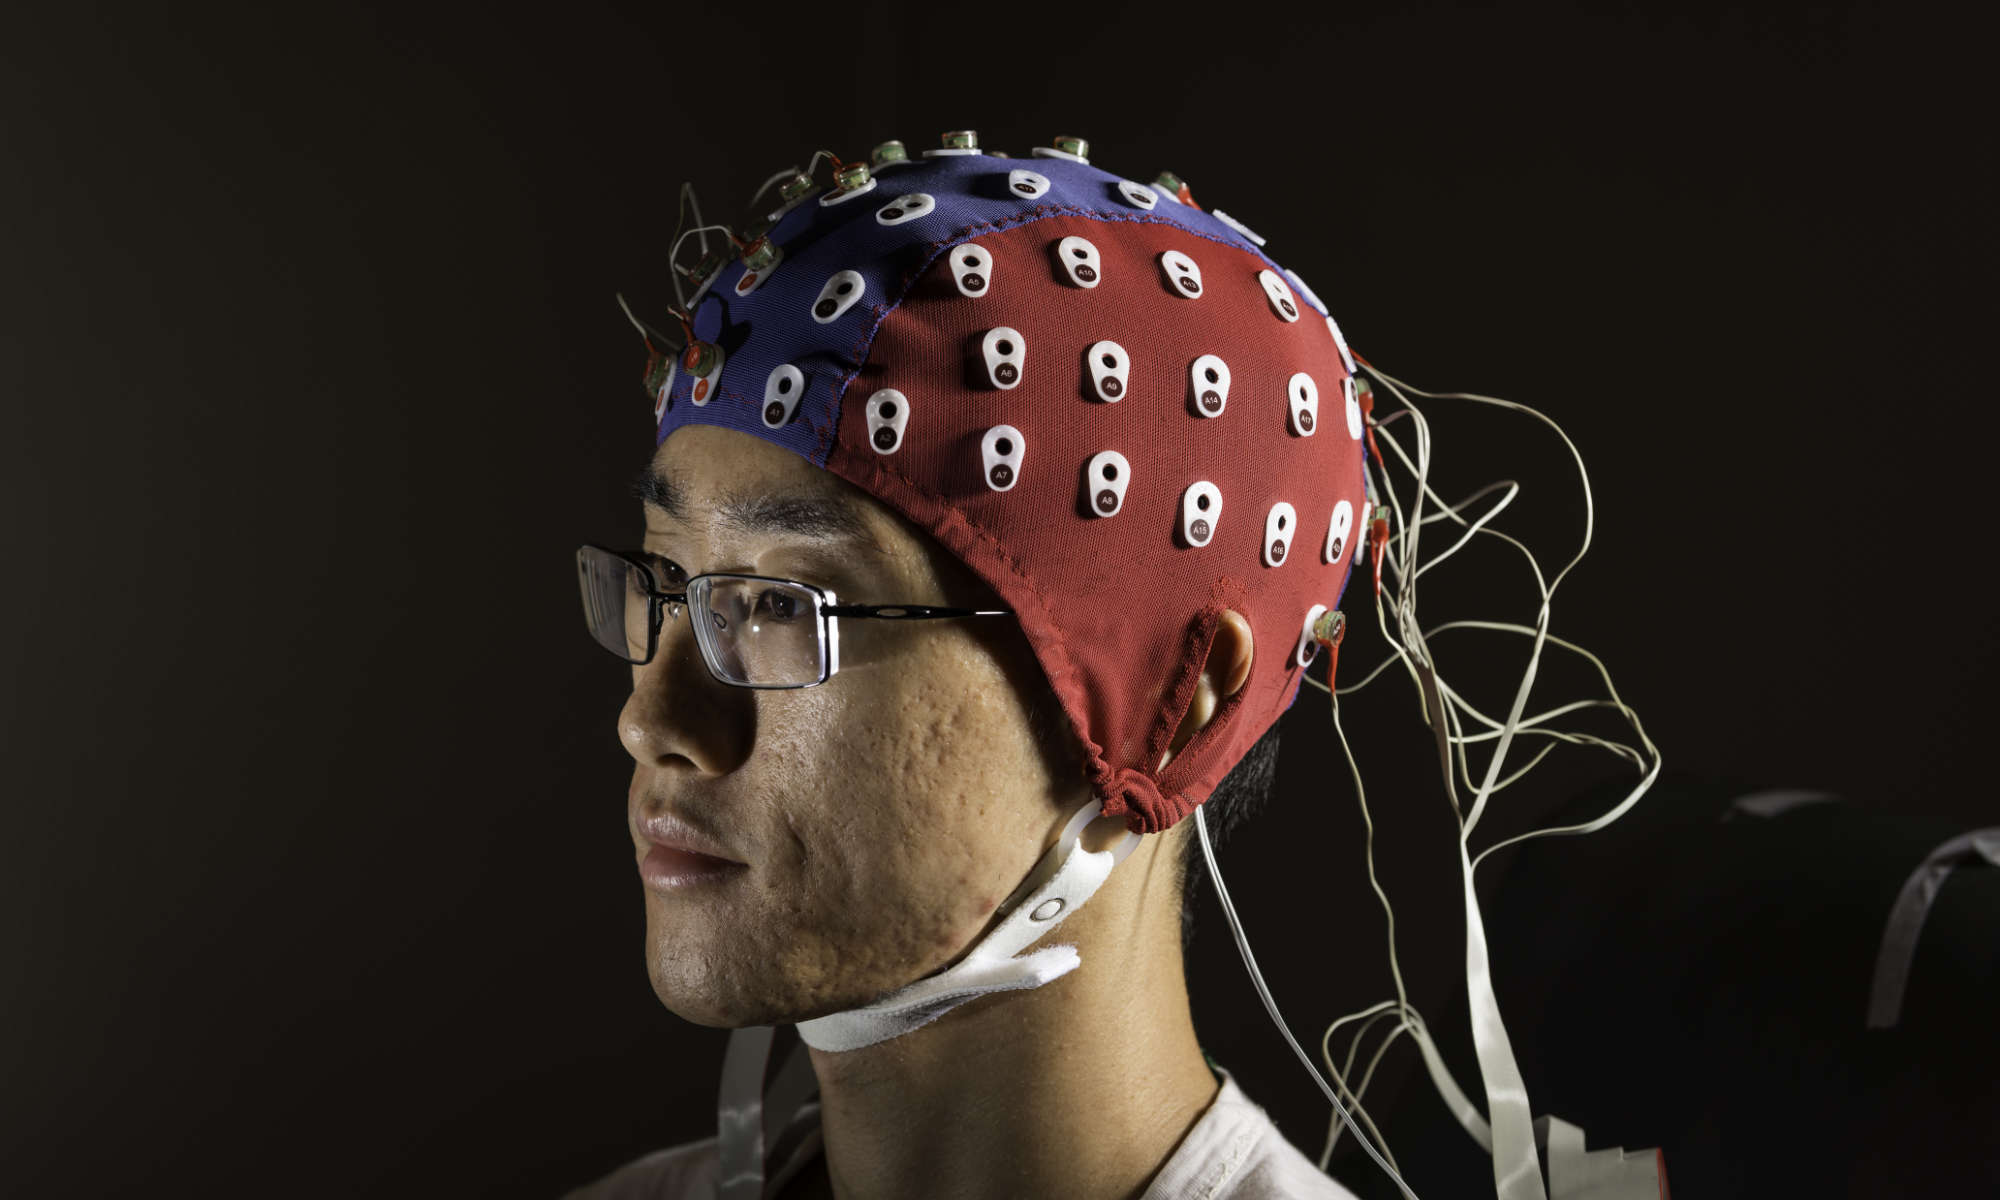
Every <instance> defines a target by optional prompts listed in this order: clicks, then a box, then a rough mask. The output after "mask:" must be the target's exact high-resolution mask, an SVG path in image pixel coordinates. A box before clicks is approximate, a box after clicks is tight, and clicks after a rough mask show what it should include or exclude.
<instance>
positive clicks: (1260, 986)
mask: <svg viewBox="0 0 2000 1200" xmlns="http://www.w3.org/2000/svg"><path fill="white" fill-rule="evenodd" d="M1194 820H1195V825H1194V830H1195V832H1196V833H1197V834H1199V835H1200V836H1201V854H1202V857H1203V858H1204V859H1206V860H1207V861H1208V877H1209V878H1210V879H1211V880H1213V881H1214V882H1215V895H1216V898H1217V899H1219V900H1221V901H1222V912H1223V915H1224V916H1226V917H1228V918H1229V932H1230V933H1232V934H1234V935H1235V937H1236V949H1237V950H1238V951H1240V952H1241V953H1242V955H1243V965H1244V966H1245V967H1248V968H1249V970H1250V982H1251V983H1253V984H1255V985H1256V987H1257V995H1258V996H1259V997H1261V998H1262V999H1263V1001H1264V1011H1266V1012H1268V1013H1270V1014H1271V1020H1272V1021H1273V1022H1274V1023H1275V1024H1276V1025H1277V1026H1278V1032H1279V1033H1282V1034H1284V1035H1285V1043H1286V1044H1287V1045H1289V1046H1290V1047H1291V1048H1292V1053H1294V1054H1296V1055H1298V1056H1299V1061H1300V1062H1302V1063H1304V1064H1305V1067H1306V1070H1307V1071H1309V1072H1311V1073H1312V1077H1313V1081H1314V1082H1315V1083H1317V1084H1319V1090H1320V1091H1322V1092H1325V1093H1326V1098H1327V1099H1328V1100H1329V1101H1331V1102H1332V1104H1333V1106H1334V1107H1335V1108H1336V1109H1339V1110H1340V1113H1341V1115H1342V1116H1347V1106H1346V1105H1344V1104H1342V1103H1341V1102H1340V1097H1338V1096H1336V1095H1334V1094H1333V1089H1332V1088H1331V1087H1328V1086H1327V1082H1326V1078H1325V1077H1324V1076H1322V1075H1321V1074H1320V1073H1319V1068H1318V1067H1315V1066H1314V1065H1313V1061H1312V1059H1310V1058H1308V1057H1306V1052H1305V1051H1304V1050H1302V1049H1300V1048H1299V1043H1298V1039H1297V1038H1295V1037H1293V1036H1292V1031H1291V1028H1290V1027H1289V1026H1287V1025H1286V1024H1285V1019H1284V1018H1283V1017H1282V1016H1280V1015H1278V1002H1277V1001H1275V1000H1273V999H1272V998H1271V989H1270V988H1268V987H1266V986H1264V973H1263V972H1262V971H1259V970H1258V969H1257V956H1256V955H1254V954H1252V953H1251V952H1250V942H1249V939H1247V938H1245V937H1244V936H1243V923H1242V922H1241V921H1239V920H1237V918H1236V906H1235V905H1234V904H1232V903H1231V902H1230V899H1229V888H1228V887H1227V886H1226V885H1224V884H1223V882H1222V872H1221V871H1220V870H1219V869H1218V868H1217V867H1216V865H1215V847H1214V846H1212V845H1210V844H1209V840H1208V820H1207V818H1206V817H1205V816H1203V814H1202V810H1201V808H1199V807H1197V808H1196V809H1195V810H1194ZM1348 1119H1349V1120H1353V1118H1352V1117H1348ZM1361 1148H1362V1149H1364V1150H1366V1151H1368V1157H1370V1158H1372V1159H1374V1160H1375V1165H1377V1166H1379V1167H1381V1168H1382V1169H1383V1170H1384V1171H1386V1172H1388V1174H1389V1178H1391V1179H1393V1180H1395V1181H1396V1186H1397V1187H1398V1188H1400V1189H1401V1190H1402V1193H1403V1195H1405V1196H1407V1197H1409V1200H1417V1194H1416V1193H1415V1192H1413V1191H1411V1190H1410V1185H1409V1184H1407V1183H1404V1182H1403V1177H1402V1175H1401V1174H1400V1173H1398V1172H1397V1170H1396V1169H1395V1168H1394V1167H1392V1166H1390V1165H1389V1164H1388V1163H1387V1162H1385V1161H1383V1158H1382V1155H1381V1154H1380V1153H1378V1152H1377V1151H1376V1149H1375V1147H1373V1146H1371V1145H1369V1144H1368V1140H1367V1139H1366V1138H1363V1139H1362V1140H1361Z"/></svg>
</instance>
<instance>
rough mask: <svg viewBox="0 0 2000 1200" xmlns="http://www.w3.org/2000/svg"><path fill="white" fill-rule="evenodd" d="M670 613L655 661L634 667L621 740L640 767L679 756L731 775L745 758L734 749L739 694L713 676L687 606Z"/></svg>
mask: <svg viewBox="0 0 2000 1200" xmlns="http://www.w3.org/2000/svg"><path fill="white" fill-rule="evenodd" d="M670 608H671V606H667V605H662V608H661V624H660V633H659V645H658V646H657V647H655V649H654V651H653V658H652V661H651V662H648V663H645V664H643V665H639V666H634V667H633V668H632V694H631V695H630V696H628V697H626V700H625V707H624V708H623V709H622V710H621V711H620V712H619V714H618V737H619V740H620V741H622V742H624V743H625V749H626V751H627V752H628V753H630V754H631V755H632V757H633V758H634V759H635V760H637V761H638V762H639V763H641V764H652V763H657V762H660V761H661V760H663V759H665V758H666V757H667V756H668V755H670V754H678V755H680V756H682V757H683V758H686V759H688V760H689V761H690V762H692V763H694V764H695V766H697V767H698V768H700V769H701V770H703V771H704V772H720V771H726V770H728V769H729V768H730V765H731V764H733V763H734V762H735V761H736V760H737V759H738V758H740V757H741V755H740V753H739V752H738V751H737V750H736V749H734V748H733V746H734V742H735V741H736V740H737V736H738V735H737V734H736V733H734V732H733V730H734V728H735V727H736V726H737V725H738V724H739V723H742V721H743V714H742V713H740V712H739V710H740V709H741V707H742V702H741V699H739V696H738V694H739V693H740V689H737V688H732V687H730V686H729V685H728V684H725V683H723V682H722V681H721V680H718V679H717V678H715V676H714V675H712V674H710V673H709V669H708V664H707V663H706V662H704V661H703V660H702V656H701V647H700V646H699V645H698V644H696V642H695V634H694V626H693V622H692V621H691V620H690V616H691V614H690V613H689V611H688V607H687V605H685V604H683V605H681V606H680V612H679V614H678V615H674V614H673V613H672V612H671V611H670Z"/></svg>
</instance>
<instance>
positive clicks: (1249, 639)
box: [1153, 608, 1256, 775]
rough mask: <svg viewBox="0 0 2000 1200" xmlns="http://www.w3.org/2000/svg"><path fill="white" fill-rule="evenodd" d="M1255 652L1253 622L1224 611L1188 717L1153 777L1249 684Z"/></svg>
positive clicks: (1165, 767)
mask: <svg viewBox="0 0 2000 1200" xmlns="http://www.w3.org/2000/svg"><path fill="white" fill-rule="evenodd" d="M1255 651H1256V645H1255V638H1254V636H1253V635H1252V634H1251V632H1250V621H1249V619H1248V618H1247V617H1245V616H1244V615H1243V614H1242V613H1240V612H1237V611H1236V610H1235V609H1233V608H1229V609H1224V610H1223V612H1222V619H1221V620H1220V621H1218V622H1217V623H1216V627H1215V638H1214V640H1213V641H1211V642H1209V644H1208V658H1207V660H1206V661H1205V662H1203V663H1202V668H1201V678H1199V679H1197V680H1196V681H1195V685H1194V699H1193V701H1191V702H1190V703H1189V704H1188V710H1187V715H1186V716H1184V717H1182V718H1181V725H1180V728H1179V729H1176V730H1174V737H1173V740H1172V741H1170V742H1168V743H1167V752H1166V754H1165V755H1164V756H1162V757H1161V759H1160V765H1159V766H1158V767H1156V768H1154V771H1153V773H1154V774H1156V775H1157V774H1159V773H1160V772H1161V771H1164V770H1166V769H1167V764H1168V763H1169V762H1172V761H1173V757H1174V755H1176V754H1179V753H1180V751H1181V747H1182V746H1185V745H1187V744H1188V740H1189V739H1190V738H1192V737H1194V735H1195V734H1196V733H1199V732H1200V731H1201V727H1202V726H1204V725H1206V724H1208V721H1209V718H1211V717H1213V716H1214V715H1215V709H1216V706H1217V705H1219V704H1221V703H1222V701H1223V700H1224V699H1226V698H1228V697H1230V696H1233V695H1235V694H1236V693H1237V692H1238V691H1240V690H1242V687H1243V685H1244V684H1245V683H1248V682H1249V681H1250V660H1251V657H1252V655H1253V654H1254V653H1255Z"/></svg>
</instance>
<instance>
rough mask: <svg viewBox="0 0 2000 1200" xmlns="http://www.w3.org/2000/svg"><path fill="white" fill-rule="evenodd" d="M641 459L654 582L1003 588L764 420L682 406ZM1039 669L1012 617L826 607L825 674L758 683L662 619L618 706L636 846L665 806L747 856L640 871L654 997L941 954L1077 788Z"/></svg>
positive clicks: (871, 976) (722, 1007)
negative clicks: (828, 656)
mask: <svg viewBox="0 0 2000 1200" xmlns="http://www.w3.org/2000/svg"><path fill="white" fill-rule="evenodd" d="M651 469H652V472H653V473H654V474H655V475H657V476H664V477H665V478H667V479H669V480H671V481H672V483H673V484H674V485H675V486H674V487H673V488H672V489H671V491H672V492H673V493H675V495H676V498H677V499H678V500H679V502H680V507H681V510H682V514H681V516H679V517H678V518H677V517H676V516H674V515H672V514H670V513H668V512H667V511H665V510H664V509H663V508H662V507H659V506H656V505H655V504H653V503H647V504H646V505H645V506H644V509H645V518H646V536H645V541H644V548H645V549H646V550H647V551H648V552H649V553H651V554H654V555H658V556H659V557H660V558H662V559H666V560H668V561H669V562H670V563H671V564H673V565H671V566H669V565H667V563H661V562H657V561H655V562H653V563H652V564H651V565H652V566H654V567H655V568H656V571H655V575H656V581H657V582H658V583H659V584H660V586H662V587H665V588H668V589H669V590H674V591H679V590H682V588H683V585H684V584H685V581H686V579H687V578H688V577H690V576H693V575H697V574H700V573H702V572H708V571H724V572H735V573H741V574H753V575H772V576H778V577H781V578H786V579H796V580H801V581H803V582H807V583H813V584H817V585H819V586H820V587H823V588H827V589H830V590H832V591H833V592H835V593H836V594H837V602H840V603H853V604H901V603H907V604H932V605H947V606H951V607H958V608H979V609H1000V608H1005V607H1007V605H1006V604H1005V603H1003V602H1002V601H1001V600H1000V599H999V597H998V596H997V595H996V594H994V593H993V591H992V590H991V589H990V588H989V587H988V586H987V585H986V584H985V583H984V582H983V581H982V580H980V579H979V578H978V577H977V576H976V575H974V574H973V573H972V572H971V571H970V570H969V569H968V568H966V567H965V565H964V564H963V563H961V562H959V561H958V560H957V559H956V558H954V557H952V555H951V554H950V552H949V551H946V550H945V549H944V548H943V547H941V546H940V545H938V544H937V543H936V542H935V541H934V540H933V539H931V538H930V537H929V536H928V535H926V534H924V533H923V532H922V531H921V530H919V529H918V528H917V527H916V526H914V525H911V524H910V523H909V522H908V521H906V520H905V519H903V518H902V517H901V516H900V515H898V514H897V513H895V512H893V511H892V510H890V509H889V508H888V507H886V506H885V505H883V504H881V503H880V502H879V501H877V500H875V499H874V498H873V497H872V496H869V495H868V494H867V493H865V492H863V491H861V490H860V489H858V488H856V487H854V486H853V485H852V484H849V483H848V482H847V481H845V480H843V479H840V478H839V477H838V476H835V475H833V474H831V473H830V472H827V471H822V470H820V469H818V468H816V467H814V466H813V465H812V464H810V463H808V462H807V461H805V460H804V459H803V458H800V457H799V456H797V455H795V454H793V453H791V452H789V451H786V450H783V449H781V448H779V447H777V446H774V445H772V444H770V443H768V442H765V441H764V440H762V439H761V438H757V437H753V436H751V435H748V434H744V433H738V432H736V431H734V430H729V429H722V428H719V427H716V426H711V425H689V426H683V427H682V428H680V429H678V430H676V431H675V432H674V433H673V434H672V435H671V436H670V437H669V438H668V439H667V440H666V442H665V443H663V444H662V445H661V446H660V449H659V451H658V452H657V453H656V454H655V455H654V458H653V460H652V466H651ZM656 495H659V493H656ZM730 497H762V498H766V499H773V498H797V499H800V500H804V501H811V502H817V503H820V504H825V505H831V506H834V507H836V508H839V509H845V510H847V511H848V512H850V513H852V514H853V515H854V516H856V517H858V518H859V521H858V525H859V526H860V529H861V531H862V534H861V536H858V537H856V536H850V535H846V534H840V533H828V534H826V535H825V536H812V535H811V534H810V533H809V532H806V531H810V530H811V529H812V528H813V527H814V525H815V522H813V521H812V520H811V519H810V518H809V516H807V515H804V514H801V513H799V512H797V511H794V512H793V513H791V514H789V515H788V516H787V519H786V520H785V521H784V524H783V527H781V528H775V529H767V530H755V529H746V528H740V527H736V526H734V525H731V524H730V523H728V522H726V521H725V520H724V519H723V515H722V511H721V510H722V502H723V501H724V500H725V499H727V498H730ZM662 498H664V496H662ZM662 572H664V575H663V574H662ZM1047 688H1048V684H1047V682H1046V678H1045V676H1043V674H1042V673H1041V669H1040V667H1039V666H1038V665H1037V663H1036V661H1035V659H1034V656H1033V653H1032V651H1031V650H1030V649H1029V646H1028V643H1027V640H1026V638H1025V636H1024V635H1023V634H1022V632H1021V630H1020V626H1019V624H1018V623H1017V622H1016V621H1015V620H1014V618H1012V617H1011V616H1009V617H964V618H950V619H940V620H914V621H896V620H873V619H862V620H852V619H841V620H840V669H839V671H838V672H836V673H835V674H834V675H833V676H832V677H831V678H829V679H828V680H827V681H826V682H825V683H823V684H820V685H818V686H816V687H806V688H791V689H769V690H755V689H748V688H736V687H731V686H729V685H727V684H724V683H721V682H719V681H718V680H716V679H715V678H714V676H712V675H711V674H710V673H709V671H708V668H707V667H706V666H705V665H704V664H703V662H702V658H701V651H700V649H699V648H698V647H697V646H696V644H695V640H694V635H693V630H692V629H691V627H690V624H689V620H688V614H687V610H686V608H685V607H683V608H682V610H681V612H680V615H679V616H672V617H668V618H667V619H666V621H665V623H664V624H663V626H662V628H661V630H660V647H659V651H658V653H656V654H655V655H654V657H653V661H652V662H650V663H648V664H646V665H644V666H635V667H634V668H633V669H632V695H631V698H630V699H628V700H627V701H626V703H625V707H624V709H623V711H622V712H620V714H619V720H618V728H619V735H620V737H621V739H622V740H623V741H624V743H625V746H626V749H627V750H629V751H630V752H631V754H632V757H633V759H634V760H635V761H636V762H637V764H638V766H637V767H636V768H635V769H634V771H633V773H632V786H631V792H630V795H629V797H628V803H627V809H626V819H627V824H628V827H629V829H630V831H631V834H632V839H633V847H634V850H635V853H636V856H637V858H638V859H640V860H643V859H644V857H645V856H646V854H647V852H648V851H649V850H651V849H652V844H651V843H650V842H649V841H647V839H646V837H645V834H644V832H643V830H642V829H641V827H640V825H639V822H640V820H641V819H642V818H643V817H646V816H651V815H656V814H658V813H660V812H662V811H671V812H673V813H674V814H676V815H677V816H680V817H683V818H685V819H686V820H687V821H688V822H689V823H690V824H692V825H694V826H695V827H696V828H697V829H699V830H701V831H703V832H706V833H708V834H709V835H711V837H712V838H713V839H715V840H716V841H717V842H719V843H720V848H721V849H722V850H724V851H725V852H726V853H727V854H728V855H729V857H731V858H733V859H737V860H740V861H741V862H743V863H745V864H747V866H746V867H745V868H743V869H740V870H734V871H731V872H728V873H727V874H726V875H724V876H722V877H720V878H716V879H711V880H704V881H699V882H695V883H691V884H686V885H682V886H679V887H674V888H666V889H656V888H653V887H644V888H643V889H642V890H643V891H644V894H645V903H646V969H647V972H648V974H649V975H650V976H651V977H652V981H653V990H654V991H655V992H656V993H658V995H659V997H660V1001H661V1003H663V1004H665V1005H666V1007H667V1008H668V1009H669V1010H671V1011H673V1012H674V1013H676V1014H678V1015H680V1016H681V1017H684V1018H686V1019H687V1020H689V1021H694V1022H697V1023H699V1024H703V1025H713V1026H722V1027H732V1028H733V1027H739V1026H745V1025H769V1024H779V1023H790V1022H796V1021H799V1020H803V1019H807V1018H810V1017H814V1016H822V1015H825V1014H827V1013H832V1012H839V1011H842V1010H845V1009H848V1008H853V1007H856V1006H858V1005H861V1004H865V1003H868V1002H869V1001H871V1000H873V999H875V998H877V997H879V996H881V995H883V994H885V993H887V992H890V991H893V990H895V989H896V988H899V987H902V986H903V985H905V984H907V983H909V982H910V981H911V980H914V979H917V978H920V977H922V976H924V975H926V974H928V973H930V972H931V971H934V970H936V969H937V968H939V967H942V966H944V965H945V964H946V963H947V962H949V961H950V960H951V958H952V956H953V955H955V954H956V953H957V952H958V951H959V950H961V949H962V948H963V947H964V946H965V945H966V944H967V943H968V942H969V941H971V940H972V939H973V938H974V937H975V936H976V935H977V934H978V933H979V932H980V931H981V930H982V929H983V928H984V927H985V925H986V924H987V923H988V921H989V919H990V918H991V915H992V913H993V911H994V909H995V908H996V907H997V906H998V905H999V903H1000V901H1002V900H1003V899H1005V898H1006V896H1007V895H1008V893H1009V892H1011V891H1012V890H1013V888H1014V886H1015V885H1016V884H1017V883H1018V882H1019V881H1020V879H1021V877H1022V876H1023V875H1024V874H1025V873H1026V872H1027V870H1028V869H1029V868H1030V867H1031V866H1032V865H1033V864H1034V862H1035V860H1036V859H1037V858H1039V857H1040V855H1041V853H1042V850H1043V849H1044V847H1045V846H1047V845H1048V844H1050V843H1052V842H1053V841H1054V837H1055V834H1056V833H1057V832H1058V831H1059V830H1060V829H1061V827H1062V824H1063V822H1064V820H1065V819H1066V818H1067V817H1068V815H1069V814H1070V813H1071V812H1073V811H1074V810H1075V809H1076V808H1077V807H1078V806H1080V805H1081V804H1083V803H1084V802H1085V801H1086V800H1087V799H1088V798H1089V788H1088V785H1087V784H1086V783H1085V782H1084V781H1083V778H1082V773H1081V770H1080V768H1079V766H1078V765H1077V763H1078V761H1079V760H1078V759H1077V758H1076V757H1075V753H1074V751H1075V742H1074V736H1073V734H1072V733H1071V732H1070V730H1069V728H1068V726H1067V724H1066V723H1064V722H1062V721H1060V720H1058V721H1055V722H1053V725H1054V727H1055V730H1056V733H1057V737H1056V739H1055V740H1056V743H1057V744H1056V745H1053V746H1047V747H1045V746H1043V745H1041V744H1038V742H1037V740H1036V737H1035V735H1034V733H1033V732H1032V731H1031V725H1030V719H1029V711H1028V709H1029V706H1030V704H1031V703H1034V702H1036V700H1037V699H1039V698H1040V697H1043V696H1045V695H1046V694H1047Z"/></svg>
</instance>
